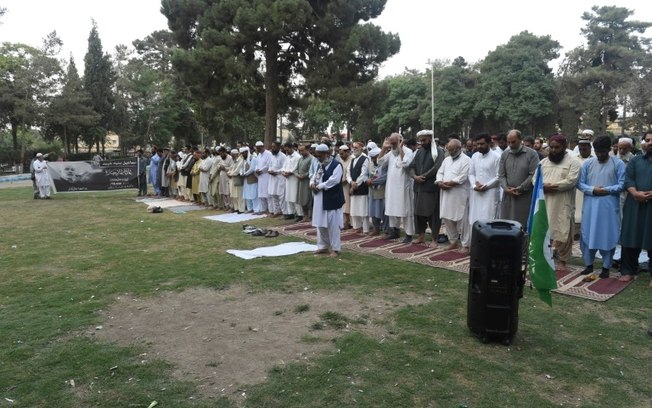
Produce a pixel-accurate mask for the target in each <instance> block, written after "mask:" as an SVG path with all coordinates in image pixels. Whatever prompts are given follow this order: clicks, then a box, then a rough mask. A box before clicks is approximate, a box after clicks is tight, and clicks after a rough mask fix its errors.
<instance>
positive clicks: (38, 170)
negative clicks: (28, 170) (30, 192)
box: [34, 153, 52, 200]
mask: <svg viewBox="0 0 652 408" xmlns="http://www.w3.org/2000/svg"><path fill="white" fill-rule="evenodd" d="M34 178H35V179H36V180H35V181H36V187H38V194H39V197H40V198H42V199H47V200H49V199H50V186H51V184H52V182H51V179H50V173H49V172H48V162H46V161H45V159H44V156H43V153H37V154H36V160H34Z"/></svg>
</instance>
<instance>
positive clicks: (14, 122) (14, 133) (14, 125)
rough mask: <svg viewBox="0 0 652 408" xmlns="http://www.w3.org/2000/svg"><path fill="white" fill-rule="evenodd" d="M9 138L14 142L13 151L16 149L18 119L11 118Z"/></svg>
mask: <svg viewBox="0 0 652 408" xmlns="http://www.w3.org/2000/svg"><path fill="white" fill-rule="evenodd" d="M11 139H12V141H13V142H14V151H17V150H18V121H17V120H16V119H13V118H12V119H11Z"/></svg>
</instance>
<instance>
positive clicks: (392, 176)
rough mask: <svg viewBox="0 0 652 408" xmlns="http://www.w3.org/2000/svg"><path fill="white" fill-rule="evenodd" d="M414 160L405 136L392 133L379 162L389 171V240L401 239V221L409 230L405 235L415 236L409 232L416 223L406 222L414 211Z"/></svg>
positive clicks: (386, 199)
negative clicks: (411, 167)
mask: <svg viewBox="0 0 652 408" xmlns="http://www.w3.org/2000/svg"><path fill="white" fill-rule="evenodd" d="M413 158H414V153H413V152H412V150H410V149H409V148H408V147H407V146H403V136H401V135H400V134H398V133H392V135H391V136H390V137H389V139H388V140H387V143H386V144H385V145H384V146H383V153H382V156H381V157H380V158H379V160H378V161H379V165H382V166H383V167H385V168H386V169H387V181H386V182H385V215H386V216H387V217H389V234H388V236H387V238H388V239H397V238H399V236H400V230H399V226H400V225H401V221H403V223H404V225H405V226H406V227H407V228H408V229H407V230H406V231H405V233H406V234H407V235H413V234H414V231H410V230H409V226H410V225H412V226H414V223H408V222H406V221H407V220H405V219H406V218H407V216H408V215H409V214H410V212H411V211H412V202H411V201H410V200H409V199H408V197H410V190H411V189H412V185H411V183H410V181H409V167H410V163H412V159H413ZM381 162H382V164H381Z"/></svg>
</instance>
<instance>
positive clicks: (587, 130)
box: [582, 129, 593, 136]
mask: <svg viewBox="0 0 652 408" xmlns="http://www.w3.org/2000/svg"><path fill="white" fill-rule="evenodd" d="M582 134H583V135H591V136H593V131H592V130H591V129H584V130H583V131H582Z"/></svg>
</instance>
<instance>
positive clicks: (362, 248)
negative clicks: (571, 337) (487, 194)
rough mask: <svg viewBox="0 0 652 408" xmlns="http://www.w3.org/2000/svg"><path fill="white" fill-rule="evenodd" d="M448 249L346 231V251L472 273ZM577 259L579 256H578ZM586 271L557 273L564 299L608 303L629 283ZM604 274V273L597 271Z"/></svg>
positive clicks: (303, 233)
mask: <svg viewBox="0 0 652 408" xmlns="http://www.w3.org/2000/svg"><path fill="white" fill-rule="evenodd" d="M279 231H280V232H281V233H283V234H285V235H290V236H295V237H299V238H302V239H309V240H315V239H316V232H315V229H314V227H312V226H311V225H310V223H300V224H292V225H288V226H285V227H279ZM446 247H447V245H441V246H440V247H439V248H431V247H430V246H428V245H426V244H412V243H409V244H404V243H402V242H401V240H400V239H396V240H391V239H384V238H381V237H379V236H374V237H370V236H368V235H364V234H358V233H356V232H353V231H352V230H347V231H342V248H346V249H349V250H351V251H353V252H359V253H363V254H372V255H380V256H383V257H385V258H393V259H399V260H403V261H409V262H415V263H419V264H422V265H426V266H430V267H435V268H442V269H448V270H452V271H457V272H462V273H469V264H470V259H469V255H467V254H461V253H460V252H459V251H458V250H447V249H446ZM574 255H575V254H574ZM582 269H583V268H582V267H576V266H569V268H568V269H567V270H558V271H557V286H558V288H557V290H555V292H557V293H561V294H564V295H570V296H577V297H581V298H584V299H590V300H595V301H599V302H604V301H606V300H609V299H610V298H612V297H613V296H615V295H616V294H618V293H619V292H621V291H622V290H623V289H625V288H626V287H627V285H628V284H629V282H620V281H619V280H618V277H619V275H618V274H617V273H616V274H612V276H611V277H610V278H607V279H600V278H597V277H596V279H595V280H593V281H590V282H584V281H583V279H584V278H585V275H580V272H581V271H582ZM597 273H600V270H597Z"/></svg>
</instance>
